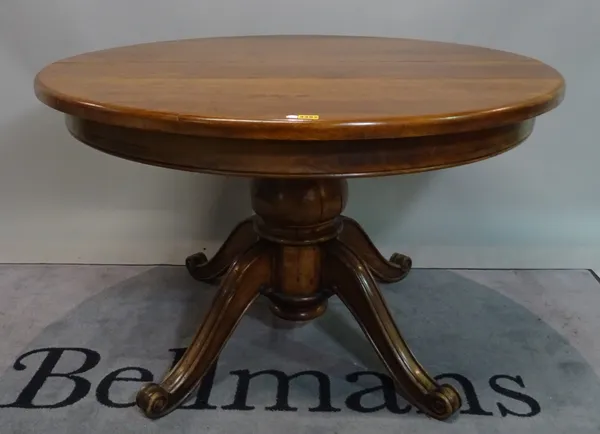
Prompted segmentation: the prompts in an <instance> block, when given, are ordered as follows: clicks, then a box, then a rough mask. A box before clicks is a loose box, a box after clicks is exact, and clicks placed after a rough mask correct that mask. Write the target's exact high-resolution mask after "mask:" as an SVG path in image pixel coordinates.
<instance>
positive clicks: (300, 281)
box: [137, 179, 461, 420]
mask: <svg viewBox="0 0 600 434" xmlns="http://www.w3.org/2000/svg"><path fill="white" fill-rule="evenodd" d="M346 197H347V185H346V182H345V181H344V180H339V179H327V180H286V179H257V180H255V181H254V182H253V184H252V205H253V208H254V211H255V213H256V215H255V216H254V217H251V218H249V219H247V220H245V221H243V222H242V223H240V224H239V225H238V226H237V227H236V228H235V229H234V230H233V232H232V233H231V235H230V236H229V237H228V239H227V240H226V241H225V243H224V244H223V246H222V247H221V249H220V250H219V251H218V252H217V253H216V254H215V256H214V257H213V258H212V259H211V260H210V261H209V260H207V258H206V256H204V254H202V253H198V254H195V255H192V256H190V257H189V258H188V259H187V261H186V266H187V268H188V270H189V272H190V274H191V275H192V276H193V277H194V278H196V279H198V280H201V281H209V282H217V281H218V282H219V289H218V292H217V295H216V296H215V299H214V301H213V304H212V307H211V309H210V310H209V312H208V314H207V315H206V317H205V318H204V321H203V323H202V324H201V326H200V328H199V330H198V332H197V333H196V336H195V337H194V340H193V342H192V343H191V345H190V346H189V347H188V349H187V351H186V352H185V354H184V355H183V357H182V358H181V359H180V360H179V362H178V363H177V364H176V365H175V366H174V367H173V369H171V371H170V372H169V373H168V374H167V375H166V377H165V378H164V379H163V381H162V382H161V383H160V384H149V385H147V386H145V387H144V388H142V389H141V390H140V392H139V393H138V395H137V404H138V406H139V407H140V408H141V409H142V411H143V412H144V413H145V414H146V415H147V416H148V417H150V418H158V417H162V416H164V415H166V414H167V413H169V412H170V411H172V410H174V409H175V408H177V406H178V405H179V404H181V403H182V402H183V401H184V400H185V399H186V398H187V397H188V396H189V395H190V394H191V393H192V392H193V391H194V390H195V388H196V387H197V386H198V384H199V383H200V381H201V380H202V377H203V376H204V375H205V373H206V372H207V371H208V370H209V369H210V367H211V365H212V364H213V363H214V361H215V360H216V358H217V356H218V355H219V353H220V351H221V349H222V348H223V347H224V345H225V343H226V341H227V339H228V338H229V336H230V335H231V333H233V331H234V329H235V327H236V325H237V323H238V322H239V320H240V319H241V317H242V315H243V314H244V312H245V311H246V310H247V309H248V307H249V306H250V305H251V304H252V302H253V301H254V300H255V299H256V298H257V297H258V296H259V295H264V296H266V297H268V298H269V299H270V301H271V309H272V311H273V313H275V314H276V315H277V316H279V317H281V318H284V319H287V320H292V321H305V320H310V319H313V318H316V317H318V316H319V315H322V314H323V313H324V312H325V310H326V307H327V299H328V298H329V297H330V296H332V295H337V296H338V297H339V298H340V299H341V300H342V301H343V302H344V304H345V305H346V306H347V307H348V309H349V310H350V311H351V312H352V314H353V315H354V317H355V319H356V320H357V321H358V323H359V324H360V326H361V328H362V329H363V331H364V332H365V334H366V336H367V338H368V340H369V341H370V342H371V344H372V345H373V347H374V349H375V351H376V352H377V354H378V355H379V357H380V358H381V360H382V362H383V364H384V365H385V366H386V368H387V369H388V371H389V373H390V376H391V377H392V378H393V380H394V382H395V384H396V387H397V389H398V392H400V393H401V394H402V395H403V396H404V397H405V398H406V399H407V400H408V401H410V402H411V403H412V404H413V405H415V406H416V407H417V408H419V409H420V410H421V411H423V412H424V413H425V414H427V415H429V416H431V417H433V418H436V419H439V420H443V419H446V418H448V417H450V416H451V415H452V414H454V413H455V412H456V411H457V410H458V409H459V408H460V406H461V400H460V397H459V395H458V393H457V392H456V390H455V389H454V388H453V387H452V386H449V385H438V384H437V383H436V382H435V380H433V379H432V377H431V376H430V375H428V374H427V372H426V371H425V369H424V368H423V367H422V366H421V365H420V364H419V362H418V361H417V360H416V359H415V357H414V355H413V354H412V352H411V351H410V349H409V348H408V346H407V345H406V343H405V342H404V340H403V338H402V336H401V334H400V332H399V331H398V329H397V327H396V325H395V324H394V321H393V318H392V316H391V314H390V312H389V310H388V308H387V306H386V304H385V301H384V299H383V297H382V295H381V293H380V291H379V288H378V286H377V283H376V281H375V279H378V280H379V281H382V282H397V281H399V280H401V279H403V278H404V277H405V276H406V274H407V273H408V271H409V270H410V267H411V260H410V258H408V257H407V256H404V255H400V254H394V255H393V256H392V257H391V258H390V260H386V259H385V258H384V257H383V256H382V255H381V253H379V251H378V250H377V249H376V248H375V246H374V245H373V243H372V242H371V240H370V239H369V237H368V236H367V235H366V233H365V232H364V230H363V229H362V228H361V227H360V225H359V224H358V223H356V222H355V221H354V220H352V219H350V218H348V217H343V216H342V215H341V213H342V211H343V209H344V207H345V204H346Z"/></svg>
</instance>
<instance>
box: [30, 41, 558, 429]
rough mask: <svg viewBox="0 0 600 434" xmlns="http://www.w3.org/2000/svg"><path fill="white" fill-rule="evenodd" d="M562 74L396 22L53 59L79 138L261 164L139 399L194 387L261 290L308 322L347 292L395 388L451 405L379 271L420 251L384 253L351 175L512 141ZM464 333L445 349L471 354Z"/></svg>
mask: <svg viewBox="0 0 600 434" xmlns="http://www.w3.org/2000/svg"><path fill="white" fill-rule="evenodd" d="M564 91H565V82H564V79H563V77H562V76H561V74H560V73H559V72H557V71H556V70H555V69H554V68H552V67H551V66H548V65H547V64H545V63H543V62H541V61H539V60H536V59H533V58H531V57H527V56H524V55H520V54H515V53H510V52H506V51H500V50H494V49H489V48H485V47H478V46H470V45H462V44H456V43H447V42H435V41H424V40H414V39H402V38H383V37H360V36H319V35H274V36H246V37H215V38H198V39H188V40H175V41H164V42H152V43H144V44H138V45H132V46H125V47H116V48H109V49H105V50H100V51H95V52H89V53H83V54H79V55H75V56H72V57H69V58H66V59H63V60H59V61H56V62H54V63H52V64H50V65H48V66H46V67H45V68H44V69H43V70H41V71H40V72H39V73H38V74H37V76H36V78H35V93H36V95H37V97H38V98H39V100H40V101H42V102H43V103H44V104H46V105H48V106H50V107H52V108H53V109H55V110H58V111H60V112H63V113H64V114H65V115H66V126H67V128H68V131H69V132H70V133H71V134H72V135H73V137H75V138H76V139H77V140H79V141H80V142H82V143H85V144H87V145H89V146H91V147H92V148H95V149H97V150H100V151H102V152H105V153H108V154H111V155H113V156H115V157H119V158H124V159H127V160H131V161H134V162H138V163H143V164H148V165H155V166H162V167H165V168H170V169H175V170H183V171H190V172H200V173H208V174H214V175H227V176H237V177H244V178H248V179H249V180H250V182H249V185H250V192H249V193H250V195H251V204H252V210H249V213H248V214H249V215H248V218H247V219H245V220H243V221H242V222H240V223H239V225H237V227H235V228H234V229H233V231H232V232H231V234H230V235H229V237H228V238H227V239H226V240H225V242H224V244H223V245H222V247H221V248H220V249H219V250H218V251H217V252H216V253H215V254H214V255H213V256H212V258H210V259H208V258H207V257H206V256H205V255H204V254H203V253H195V254H191V255H190V256H189V257H188V258H187V259H186V260H185V264H186V266H187V270H188V271H189V273H190V274H191V276H193V277H194V278H195V279H197V280H199V281H205V282H211V283H214V284H215V285H217V286H218V289H217V290H216V293H215V295H214V300H213V302H212V306H211V307H210V309H209V311H208V313H207V314H206V315H205V316H204V317H203V318H199V319H198V321H199V323H200V324H199V328H198V331H197V333H196V335H195V337H194V338H193V341H192V343H191V344H190V345H189V347H188V348H187V350H186V352H185V354H184V355H183V357H182V358H181V359H180V360H179V362H178V363H177V364H176V365H175V366H174V367H173V368H172V369H170V370H169V371H168V372H167V373H166V375H165V377H164V378H163V379H162V381H160V382H159V383H156V384H154V383H153V384H148V385H145V386H144V387H143V388H142V389H141V390H140V391H139V393H138V394H137V400H136V402H137V405H138V406H139V408H140V409H141V410H142V411H143V413H144V414H145V415H146V416H148V417H150V418H159V417H162V416H165V415H166V414H168V413H169V412H171V411H172V410H174V409H175V408H177V407H178V406H179V405H180V404H181V403H182V402H183V401H184V400H185V399H186V398H187V397H189V396H190V394H192V393H193V392H194V390H196V388H197V386H198V385H199V383H200V382H201V380H202V378H203V376H204V375H205V374H206V373H207V372H208V371H209V369H210V368H211V366H212V365H213V364H214V363H215V361H216V359H217V357H218V356H219V353H220V352H221V350H222V349H223V347H224V346H225V345H226V343H227V340H228V338H229V336H230V335H231V334H232V333H233V332H234V330H235V328H236V326H237V324H238V322H239V321H240V318H241V317H242V316H243V314H244V312H245V311H246V310H247V309H248V308H249V307H250V305H251V304H252V302H253V301H254V300H255V299H257V297H259V296H262V297H266V298H268V300H269V303H270V306H271V310H272V312H273V314H275V315H277V316H279V317H281V318H284V319H286V320H290V321H308V320H311V319H314V318H316V317H318V316H320V315H322V314H324V313H325V312H326V307H327V301H328V299H329V298H330V297H332V296H337V297H339V298H340V299H341V300H342V302H343V303H344V304H345V305H346V306H347V308H348V309H349V310H350V312H351V313H352V314H353V316H354V318H355V319H356V321H357V322H358V323H359V325H360V327H361V329H362V330H363V331H364V334H365V336H366V338H367V340H368V341H369V342H370V344H371V345H372V347H373V349H374V351H375V352H376V353H377V354H378V356H379V357H380V359H381V361H382V363H383V365H384V366H385V368H386V369H387V371H388V373H389V375H390V376H391V378H392V379H393V380H394V384H395V385H396V387H397V391H398V392H399V393H400V394H401V395H402V396H404V397H405V398H406V399H407V400H408V401H409V402H411V403H412V404H414V405H415V406H416V407H418V408H419V409H420V410H421V411H422V412H423V413H425V414H426V415H428V416H431V417H433V418H435V419H439V420H444V419H447V418H449V417H450V416H452V415H453V414H455V413H456V412H457V411H458V409H459V408H460V406H461V398H460V396H459V394H458V392H457V390H456V389H455V388H454V387H452V386H451V385H448V384H438V383H437V382H436V381H435V379H434V378H433V376H432V375H430V374H428V373H427V371H426V370H425V368H424V367H423V366H422V365H421V364H420V363H419V362H418V361H417V359H416V358H415V356H414V354H413V353H412V352H411V350H410V348H409V346H408V345H407V343H406V342H405V340H404V339H403V337H402V335H401V333H400V331H399V330H398V328H397V326H396V325H395V322H394V318H393V316H392V314H391V313H390V310H389V309H388V307H387V306H386V302H385V289H384V288H385V287H384V286H382V287H380V286H379V283H391V282H398V281H400V280H402V279H403V278H404V277H405V276H406V275H407V273H408V272H409V270H410V269H411V265H412V263H411V259H410V258H409V256H407V255H406V254H401V253H396V254H394V255H392V256H391V257H390V258H386V257H384V256H383V255H382V254H381V253H380V252H379V250H378V249H377V248H376V247H375V245H374V243H373V242H372V241H371V240H370V238H369V237H368V235H367V234H366V232H365V230H364V229H363V228H362V227H361V226H360V225H359V223H358V222H356V221H355V220H353V219H352V218H350V217H348V216H345V215H343V211H344V208H345V206H346V202H347V198H348V187H347V179H349V178H360V177H378V176H391V175H402V174H408V173H416V172H423V171H431V170H437V169H442V168H449V167H452V166H458V165H463V164H467V163H473V162H476V161H480V160H484V159H486V158H490V157H493V156H495V155H498V154H502V153H503V152H505V151H508V150H509V149H511V148H514V147H515V146H517V145H519V144H520V143H522V142H523V141H525V140H526V139H527V138H528V137H529V135H530V134H531V133H532V131H533V128H534V122H535V120H536V118H537V117H538V116H540V115H542V114H543V113H546V112H548V111H550V110H552V109H553V108H555V107H557V106H558V105H559V103H560V102H561V101H562V99H563V96H564ZM82 170H84V168H82ZM382 182H385V181H384V180H382ZM376 194H377V191H373V195H376ZM365 206H369V205H368V204H365ZM398 206H399V207H400V206H402V204H401V203H399V204H398ZM373 212H377V210H373ZM190 253H192V252H190ZM397 290H399V291H402V285H400V286H398V287H397ZM382 292H383V293H382ZM415 308H416V311H417V312H418V306H416V307H415ZM176 320H177V319H176V318H174V321H176ZM170 326H173V325H172V324H157V327H170ZM474 326H475V325H474ZM451 349H452V343H451V342H450V343H448V349H447V350H445V351H444V352H443V357H447V358H450V359H452V358H459V357H469V355H468V354H454V353H453V352H452V351H451ZM257 351H259V350H258V349H257Z"/></svg>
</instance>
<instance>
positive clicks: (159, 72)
mask: <svg viewBox="0 0 600 434" xmlns="http://www.w3.org/2000/svg"><path fill="white" fill-rule="evenodd" d="M36 92H37V95H38V97H39V98H40V99H41V100H42V101H43V102H45V103H47V104H48V105H50V106H52V107H54V108H56V109H58V110H61V111H64V112H67V113H70V114H73V115H76V116H82V117H85V118H88V119H92V120H99V121H101V122H106V123H114V124H118V125H122V126H131V127H140V126H142V127H143V128H147V129H157V130H162V131H176V132H177V131H184V132H186V133H190V134H197V135H207V136H218V137H239V138H241V137H245V138H255V137H259V138H269V139H289V138H293V139H299V140H303V139H306V140H326V139H330V138H338V139H340V138H344V139H357V138H360V139H364V138H392V137H394V138H395V137H406V136H418V135H427V134H434V133H435V134H438V133H447V132H456V131H465V130H470V129H473V128H476V127H478V126H488V125H496V124H498V123H502V122H506V121H514V120H523V119H527V118H529V117H533V116H536V115H539V114H541V113H543V112H545V111H547V110H549V109H551V108H552V107H554V106H555V105H556V104H557V103H558V102H559V100H560V98H561V96H562V92H563V79H562V77H561V75H560V74H559V73H558V72H557V71H555V70H554V69H553V68H551V67H549V66H547V65H545V64H543V63H541V62H539V61H536V60H533V59H531V58H527V57H523V56H520V55H516V54H512V53H507V52H502V51H495V50H490V49H486V48H480V47H472V46H465V45H457V44H449V43H440V42H428V41H419V40H407V39H393V38H371V37H335V36H319V37H316V36H272V37H269V36H262V37H260V36H259V37H225V38H205V39H195V40H194V39H192V40H182V41H170V42H159V43H150V44H142V45H137V46H129V47H121V48H115V49H109V50H104V51H98V52H93V53H87V54H83V55H79V56H75V57H72V58H69V59H65V60H61V61H59V62H56V63H54V64H52V65H50V66H48V67H46V68H45V69H44V70H42V71H41V72H40V73H39V75H38V76H37V78H36ZM317 117H318V119H317ZM299 118H306V119H299Z"/></svg>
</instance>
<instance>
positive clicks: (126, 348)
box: [0, 265, 600, 434]
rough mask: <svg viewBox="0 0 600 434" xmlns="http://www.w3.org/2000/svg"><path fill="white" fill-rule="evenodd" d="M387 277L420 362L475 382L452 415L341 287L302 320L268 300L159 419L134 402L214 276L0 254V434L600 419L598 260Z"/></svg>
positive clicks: (467, 425) (357, 428)
mask: <svg viewBox="0 0 600 434" xmlns="http://www.w3.org/2000/svg"><path fill="white" fill-rule="evenodd" d="M384 292H385V297H386V299H387V301H388V303H389V306H390V308H391V309H392V311H393V315H394V317H395V319H396V320H397V322H398V325H399V326H400V328H401V330H402V331H403V333H404V335H405V337H406V339H407V340H408V342H409V344H410V345H411V346H412V348H413V350H414V352H415V354H416V355H417V357H418V358H419V359H420V361H421V362H422V363H423V364H424V365H425V367H426V368H427V369H428V370H429V371H430V372H431V373H432V374H433V375H435V376H441V377H445V378H446V379H447V381H448V382H450V383H452V384H454V385H455V386H457V387H458V389H459V390H460V392H461V394H462V395H463V399H464V407H463V410H462V412H461V414H459V415H458V416H457V417H455V418H453V419H452V420H451V421H448V422H437V421H433V420H430V419H428V418H426V417H425V416H424V415H422V414H419V413H418V412H416V411H415V409H414V408H411V407H410V406H409V405H408V404H407V403H406V402H405V401H404V400H402V398H400V397H399V396H397V395H395V394H393V393H391V390H390V389H389V387H388V386H389V379H388V378H387V377H386V376H385V375H382V374H384V372H385V371H384V369H383V367H382V365H381V364H380V362H379V361H378V360H377V358H376V356H375V355H374V353H373V351H372V350H371V347H370V346H369V344H368V342H367V340H366V339H365V338H364V337H363V335H362V333H361V332H360V330H359V328H358V326H357V325H356V324H355V323H354V321H353V319H352V318H351V317H350V315H349V313H348V312H347V311H346V310H345V308H344V307H343V306H342V305H341V303H339V301H337V300H334V301H332V303H331V304H330V309H329V310H328V312H327V313H326V314H325V315H324V316H323V317H321V318H319V319H318V320H315V321H313V322H311V323H308V324H305V325H301V326H290V324H288V323H286V322H283V321H281V320H277V319H276V318H274V317H273V316H272V315H271V314H270V313H269V311H268V309H267V306H266V304H265V303H264V302H259V303H257V304H256V305H255V306H254V307H253V308H252V309H251V310H250V311H249V312H248V314H247V315H246V317H245V318H244V319H243V320H242V322H241V323H240V325H239V327H238V329H237V331H236V332H235V334H234V336H233V337H232V339H231V341H230V342H229V344H228V345H227V347H226V348H225V350H224V351H223V353H222V355H221V357H220V359H219V363H218V366H217V369H216V372H215V373H214V378H213V379H212V385H211V384H210V383H211V381H206V382H205V384H204V386H203V388H202V389H201V390H200V392H199V394H198V396H197V397H193V398H192V399H191V400H190V401H189V402H188V403H187V404H186V405H185V408H182V409H178V410H176V411H175V412H173V413H171V414H170V415H169V416H167V417H166V418H164V419H161V420H158V421H149V420H147V419H145V418H144V417H143V416H142V415H141V414H140V413H139V412H138V411H137V409H136V408H135V407H133V406H132V403H133V397H134V395H135V392H136V391H137V389H138V388H139V387H140V385H141V384H142V382H140V379H143V380H145V381H147V380H150V379H151V378H154V379H159V378H160V376H161V375H162V374H163V373H164V372H165V370H166V369H167V368H168V367H169V366H170V365H171V363H173V359H174V357H175V356H176V354H177V353H178V351H179V350H178V349H180V348H183V347H184V346H185V345H186V344H188V343H189V341H190V338H191V336H192V334H193V333H194V331H195V328H196V325H197V324H198V322H199V321H200V319H201V318H202V316H203V314H204V312H205V309H206V308H207V307H208V305H209V303H210V300H211V298H212V296H213V294H214V289H212V288H211V287H208V286H206V285H202V284H198V283H197V282H194V281H193V280H192V279H191V278H190V277H188V276H187V274H186V272H185V270H184V269H183V268H182V267H127V266H110V267H103V266H41V265H40V266H33V265H31V266H25V265H23V266H15V265H11V266H9V265H5V266H0V333H1V337H2V339H1V340H0V433H1V434H7V433H24V434H25V433H44V434H54V433H180V434H181V433H198V432H203V433H227V434H237V433H240V434H242V433H265V432H269V433H270V432H272V433H286V432H287V433H307V434H308V433H310V434H321V433H328V434H330V433H352V434H355V433H356V434H359V433H360V434H363V433H369V432H377V433H415V434H419V433H431V432H444V433H463V434H464V433H467V434H468V433H485V434H493V433H511V434H515V433H548V434H554V433H581V434H586V433H598V432H600V411H598V410H599V406H598V403H599V402H600V379H599V374H600V334H599V333H598V332H599V331H600V313H599V312H600V309H599V307H600V283H599V282H598V281H597V280H596V279H595V278H594V277H593V275H592V274H591V273H590V272H588V271H584V270H582V271H576V270H573V271H550V270H547V271H445V270H414V271H413V272H411V274H410V275H409V277H408V278H407V279H406V280H404V281H403V282H401V283H399V284H396V285H389V286H386V287H385V288H384ZM126 368H129V369H126ZM115 371H116V372H115ZM262 371H267V372H262ZM304 371H312V373H304V374H302V375H299V376H296V377H294V378H292V379H290V380H289V387H287V386H288V383H287V379H286V377H285V375H288V376H293V375H294V374H298V373H301V372H304ZM259 372H262V373H261V374H257V373H259ZM68 373H72V374H71V375H70V376H66V374H68ZM255 374H257V375H255ZM250 377H252V378H250ZM278 377H279V378H278ZM126 379H128V380H126ZM114 380H116V381H114ZM286 389H287V390H286ZM206 399H207V401H206Z"/></svg>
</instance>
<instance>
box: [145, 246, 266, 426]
mask: <svg viewBox="0 0 600 434" xmlns="http://www.w3.org/2000/svg"><path fill="white" fill-rule="evenodd" d="M270 248H271V246H269V245H266V244H265V243H260V242H259V243H257V244H256V245H254V246H253V247H252V248H251V249H250V250H248V251H246V252H245V253H243V254H242V255H241V256H240V258H239V259H238V260H236V261H235V262H234V264H233V265H232V267H231V268H230V270H229V272H228V273H227V276H226V277H225V279H224V280H223V281H222V283H221V286H220V288H219V291H218V292H217V295H216V297H215V299H214V301H213V304H212V306H211V308H210V310H209V311H208V314H207V315H206V317H205V318H204V321H203V322H202V325H201V326H200V328H199V329H198V332H197V333H196V336H195V337H194V339H193V341H192V343H191V344H190V346H189V347H188V348H187V350H186V352H185V353H184V355H183V357H182V358H181V359H180V360H179V362H177V364H176V365H175V366H174V367H173V369H171V371H170V372H169V373H168V374H167V376H166V377H165V378H164V379H163V381H162V382H161V383H160V385H158V384H148V385H146V386H144V387H143V388H142V389H141V390H140V391H139V393H138V394H137V399H136V401H137V404H138V406H139V407H140V408H141V409H142V411H143V412H144V413H145V414H146V415H147V416H148V417H151V418H157V417H161V416H164V415H166V414H167V413H169V412H171V411H172V410H174V409H175V408H176V407H177V406H178V405H179V404H180V403H181V402H183V401H184V400H185V399H186V398H187V397H188V395H189V394H190V393H191V392H193V391H194V389H195V388H196V386H197V385H198V384H199V382H200V381H201V380H202V377H203V376H204V375H205V374H206V372H207V371H208V370H209V369H210V367H211V366H212V364H213V363H214V361H215V360H216V358H217V357H218V355H219V353H220V352H221V350H222V348H223V346H224V345H225V342H226V341H227V339H229V336H230V335H231V333H232V332H233V330H234V329H235V327H236V325H237V324H238V322H239V321H240V319H241V317H242V315H243V314H244V312H245V311H246V309H248V307H249V306H250V304H251V303H252V302H253V301H254V299H256V297H258V295H259V294H260V290H261V288H262V287H264V286H270V284H271V283H270V279H271V271H272V270H271V261H270V255H269V254H268V253H269V249H270Z"/></svg>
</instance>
